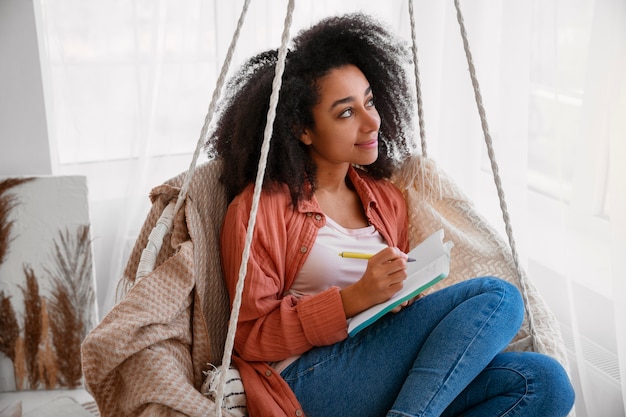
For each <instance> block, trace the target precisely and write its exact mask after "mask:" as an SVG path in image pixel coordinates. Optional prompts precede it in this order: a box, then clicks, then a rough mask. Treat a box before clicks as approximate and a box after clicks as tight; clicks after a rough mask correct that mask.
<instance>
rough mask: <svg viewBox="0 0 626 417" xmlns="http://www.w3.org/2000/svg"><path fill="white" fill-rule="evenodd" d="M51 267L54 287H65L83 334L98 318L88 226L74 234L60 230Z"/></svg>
mask: <svg viewBox="0 0 626 417" xmlns="http://www.w3.org/2000/svg"><path fill="white" fill-rule="evenodd" d="M52 265H53V266H52V267H51V268H49V269H46V272H47V273H48V274H50V277H51V278H52V282H53V283H54V285H55V287H57V288H59V287H64V288H65V289H66V291H67V295H68V297H69V302H70V303H71V304H72V305H73V306H74V308H75V311H76V315H77V317H78V319H79V320H81V321H82V322H83V323H84V326H83V328H84V334H81V340H82V339H83V338H84V337H85V336H87V331H88V330H89V329H90V328H91V327H92V326H93V324H94V321H95V316H94V309H93V307H94V303H95V292H94V290H93V274H92V269H93V262H92V256H91V240H90V238H89V226H88V225H80V226H79V227H78V229H77V230H76V231H75V233H74V234H72V232H71V231H70V230H65V231H64V232H63V231H59V238H58V240H57V239H55V241H54V257H53V262H52Z"/></svg>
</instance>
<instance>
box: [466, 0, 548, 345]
mask: <svg viewBox="0 0 626 417" xmlns="http://www.w3.org/2000/svg"><path fill="white" fill-rule="evenodd" d="M454 7H455V8H456V17H457V20H458V22H459V28H460V30H461V37H462V38H463V49H464V50H465V57H466V58H467V64H468V66H469V73H470V78H471V80H472V87H473V88H474V98H475V100H476V106H477V107H478V114H479V116H480V124H481V127H482V130H483V136H484V137H485V144H486V145H487V154H488V155H489V161H490V163H491V172H492V173H493V180H494V183H495V185H496V190H497V191H498V200H500V210H501V211H502V218H503V220H504V226H505V230H506V235H507V237H508V239H509V246H510V247H511V255H512V257H513V263H514V264H515V270H516V272H517V276H518V278H519V283H520V288H521V292H522V296H523V297H524V306H525V309H526V315H527V316H528V327H529V333H530V336H531V339H532V345H533V350H534V351H537V346H536V339H537V332H536V329H535V325H534V317H533V315H532V313H531V311H530V307H529V304H530V303H529V300H528V283H527V281H526V279H527V277H526V274H525V273H524V271H523V270H522V267H521V265H520V261H519V256H518V254H517V245H516V243H515V238H514V237H513V228H512V226H511V218H510V216H509V209H508V207H507V204H506V199H505V196H504V188H503V187H502V180H501V178H500V170H499V168H498V163H497V162H496V155H495V152H494V148H493V140H492V139H491V133H489V124H488V123H487V114H486V112H485V106H484V105H483V98H482V94H481V92H480V86H479V84H478V77H477V76H476V67H475V66H474V60H473V58H472V53H471V51H470V48H469V41H468V37H467V31H466V30H465V21H464V19H463V13H461V5H460V4H459V0H454Z"/></svg>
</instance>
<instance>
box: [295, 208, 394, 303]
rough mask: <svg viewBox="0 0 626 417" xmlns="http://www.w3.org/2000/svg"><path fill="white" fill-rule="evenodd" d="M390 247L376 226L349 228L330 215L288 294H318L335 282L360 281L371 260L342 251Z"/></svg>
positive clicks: (341, 284)
mask: <svg viewBox="0 0 626 417" xmlns="http://www.w3.org/2000/svg"><path fill="white" fill-rule="evenodd" d="M385 247H387V244H386V242H385V240H384V239H383V237H382V236H381V235H380V233H378V231H377V230H376V229H375V228H374V226H367V227H362V228H359V229H346V228H345V227H343V226H341V225H339V224H338V223H337V222H335V221H334V220H333V219H331V218H330V217H328V216H326V225H325V226H323V227H322V228H320V230H319V232H318V234H317V238H316V240H315V244H314V245H313V248H312V249H311V253H309V256H308V258H307V260H306V261H305V262H304V265H303V266H302V269H301V270H300V272H299V273H298V275H297V276H296V278H295V280H294V283H293V285H292V286H291V288H290V289H289V290H288V292H287V293H288V294H292V295H295V296H296V297H301V296H303V295H311V294H317V293H319V292H322V291H324V290H327V289H328V288H330V287H332V286H337V287H339V288H344V287H346V286H348V285H350V284H353V283H355V282H356V281H358V280H359V279H360V278H361V277H362V276H363V273H364V272H365V268H366V267H367V260H365V259H352V258H343V257H341V256H339V254H340V253H341V252H344V251H346V252H362V253H377V252H379V251H381V250H382V249H384V248H385Z"/></svg>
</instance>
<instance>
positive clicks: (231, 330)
mask: <svg viewBox="0 0 626 417" xmlns="http://www.w3.org/2000/svg"><path fill="white" fill-rule="evenodd" d="M293 9H294V0H289V4H288V5H287V16H286V17H285V23H284V28H283V34H282V38H281V45H280V48H279V50H278V61H277V62H276V70H275V73H274V80H273V82H272V94H271V96H270V107H269V110H268V112H267V122H266V124H265V131H264V133H263V144H262V145H261V156H260V159H259V166H258V168H257V174H256V181H255V183H254V193H253V195H252V207H251V209H250V218H249V220H248V230H247V231H246V240H245V243H244V248H243V253H242V255H241V265H240V268H239V277H238V280H237V287H236V292H235V298H234V300H233V306H232V312H231V317H230V321H229V323H228V333H227V335H226V344H225V346H224V356H223V359H222V366H221V368H222V369H221V372H220V374H219V380H218V389H217V403H216V407H217V410H218V417H221V415H222V407H221V404H222V400H223V398H222V397H223V396H224V386H225V384H226V372H225V370H226V369H228V367H229V366H230V361H231V356H232V351H233V346H234V344H235V333H236V331H237V322H238V321H239V310H240V308H241V298H242V293H243V287H244V283H245V279H246V273H247V271H248V259H249V257H250V247H251V245H252V237H253V235H254V227H255V225H256V215H257V211H258V208H259V199H260V197H261V190H262V187H263V177H264V175H265V168H266V166H267V155H268V153H269V149H270V141H271V139H272V132H273V131H274V119H275V117H276V107H277V105H278V97H279V94H280V87H281V85H282V77H283V72H284V69H285V60H286V57H287V42H288V41H289V30H290V28H291V22H292V16H293Z"/></svg>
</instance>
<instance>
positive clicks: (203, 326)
mask: <svg viewBox="0 0 626 417" xmlns="http://www.w3.org/2000/svg"><path fill="white" fill-rule="evenodd" d="M221 169H222V167H221V163H220V162H219V161H210V162H207V163H205V164H202V165H200V166H198V167H197V168H196V169H195V172H194V176H193V179H192V184H191V187H190V190H189V193H188V197H187V199H186V202H185V205H184V210H181V211H180V212H179V213H178V214H177V216H176V218H175V222H174V228H173V230H172V231H171V233H169V234H168V235H167V236H166V238H165V241H164V244H163V248H162V249H161V252H160V254H159V256H158V258H157V267H156V269H155V270H154V272H152V273H151V274H149V275H147V276H145V277H144V278H142V279H141V280H138V282H135V275H136V270H137V265H138V262H139V257H140V256H141V252H142V250H143V248H145V246H146V242H147V240H148V235H149V234H150V232H151V230H152V228H153V227H154V225H155V224H156V221H157V219H158V217H159V216H160V214H161V212H162V211H163V209H164V208H165V206H166V205H167V204H168V203H169V202H170V201H172V200H173V199H175V198H176V197H177V193H178V187H179V186H180V185H181V184H182V181H183V177H182V175H181V176H179V177H176V178H174V179H172V180H170V181H169V182H168V183H166V184H164V185H161V186H158V187H156V188H155V189H154V190H153V191H152V193H151V199H152V202H153V206H152V209H151V211H150V213H149V214H148V217H147V219H146V221H145V224H144V226H143V228H142V230H141V233H140V235H139V237H138V239H137V242H136V244H135V247H134V249H133V251H132V254H131V256H130V259H129V261H128V264H127V267H126V269H125V272H124V277H123V278H122V281H121V285H122V287H123V288H124V293H125V295H124V298H123V299H122V300H121V301H120V302H119V303H118V304H117V305H116V306H115V307H114V308H113V309H112V310H111V311H110V312H109V313H108V314H107V315H106V317H105V318H104V319H103V321H102V322H101V323H100V324H99V325H98V326H97V327H96V328H95V329H94V330H93V331H92V332H91V333H90V334H89V335H88V337H87V338H86V340H85V341H84V343H83V346H82V355H83V372H84V375H85V381H86V386H87V388H88V390H89V391H90V392H91V393H92V394H93V396H94V398H95V400H96V402H97V403H98V406H99V409H100V413H101V415H102V416H103V417H109V416H111V417H113V416H114V417H121V416H178V415H189V416H210V415H214V414H215V411H214V403H213V402H212V401H211V400H209V399H207V398H206V397H205V396H204V395H202V394H201V393H200V389H201V386H202V382H203V379H204V374H203V372H205V371H207V370H209V367H210V366H209V363H211V364H214V365H218V364H219V363H220V362H221V360H222V353H223V346H224V340H225V337H226V330H227V320H228V316H229V311H228V304H229V303H228V296H227V293H226V290H225V288H224V285H223V280H222V275H221V269H220V263H219V252H218V248H219V246H218V245H219V232H220V227H221V223H222V218H223V216H224V213H225V210H226V202H225V196H224V192H223V189H222V187H221V185H220V184H219V183H218V176H219V173H220V172H221ZM394 181H395V183H396V184H397V185H398V186H399V187H400V189H401V190H403V191H404V192H405V194H406V198H407V202H408V206H409V212H410V213H409V216H410V217H409V219H410V225H409V228H410V230H409V232H410V238H411V246H412V247H413V246H415V245H416V244H417V243H419V242H420V241H421V240H422V239H424V238H425V237H427V236H428V235H430V234H431V233H432V232H434V231H435V230H437V229H439V228H443V229H444V231H445V235H446V239H447V240H451V241H452V242H454V248H453V250H452V263H451V269H450V276H449V278H448V279H446V280H444V281H443V282H442V283H440V284H438V285H439V287H440V286H442V285H451V284H453V283H455V282H458V281H461V280H463V279H466V278H470V277H475V276H481V275H496V276H499V277H501V278H503V279H506V280H508V281H510V282H512V283H514V284H516V285H517V286H518V287H522V288H521V289H522V292H523V293H524V295H525V299H526V301H527V303H528V306H529V310H528V311H529V312H530V314H531V315H532V316H533V318H534V320H533V322H534V334H535V335H536V337H535V341H534V342H535V343H534V346H535V350H537V351H539V352H542V353H546V354H549V355H551V356H553V357H555V358H556V359H558V360H559V361H560V362H561V363H563V364H564V365H565V366H567V357H566V354H565V350H564V345H563V341H562V339H561V336H560V332H559V329H558V324H557V322H556V320H555V318H554V316H553V315H552V313H551V312H550V310H549V309H548V308H547V306H546V304H545V302H544V301H543V299H542V298H541V297H540V295H539V293H538V292H537V290H536V288H535V286H534V285H533V284H532V281H529V280H527V279H526V281H527V282H526V286H521V285H520V281H519V278H518V276H517V273H516V272H515V271H516V269H515V266H514V265H513V261H512V258H511V255H510V250H509V248H508V246H507V245H506V244H505V243H504V242H503V240H502V239H501V238H500V236H499V235H498V234H497V232H495V231H494V229H493V228H492V227H490V225H489V224H487V222H486V221H485V220H484V219H483V218H482V217H481V216H480V215H479V214H478V213H476V211H475V209H474V208H473V206H472V204H471V202H470V201H468V199H467V198H466V197H465V196H464V194H463V193H462V192H461V191H460V190H459V189H458V188H457V187H456V186H455V185H454V184H453V183H452V182H451V181H450V180H449V179H448V178H447V177H446V176H445V174H443V173H442V172H441V171H440V170H439V169H438V168H437V166H436V165H435V163H434V162H432V161H431V160H428V159H423V158H421V157H419V156H416V157H414V158H412V159H411V160H410V161H408V162H407V163H406V164H405V166H404V167H402V168H401V169H399V170H398V172H397V175H396V178H395V180H394ZM183 211H184V213H183ZM524 278H526V277H524ZM509 349H511V350H518V351H519V350H533V341H532V338H531V336H530V331H529V328H528V318H526V319H525V321H524V324H523V325H522V328H521V330H520V332H519V333H518V335H517V336H516V338H515V340H514V341H513V342H512V343H511V345H510V346H509ZM224 415H227V414H224Z"/></svg>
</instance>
